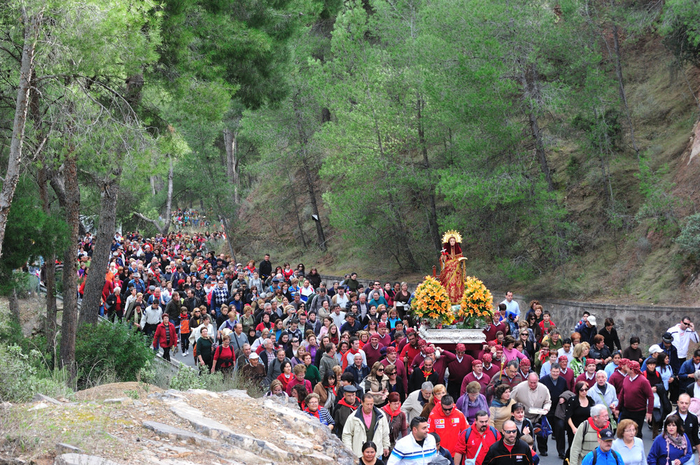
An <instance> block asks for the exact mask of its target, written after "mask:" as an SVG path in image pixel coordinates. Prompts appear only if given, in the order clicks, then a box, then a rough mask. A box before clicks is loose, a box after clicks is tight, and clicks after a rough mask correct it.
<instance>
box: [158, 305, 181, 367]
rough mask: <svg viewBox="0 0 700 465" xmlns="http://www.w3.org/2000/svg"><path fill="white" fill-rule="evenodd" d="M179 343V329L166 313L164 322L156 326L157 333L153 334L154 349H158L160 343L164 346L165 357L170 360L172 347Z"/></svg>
mask: <svg viewBox="0 0 700 465" xmlns="http://www.w3.org/2000/svg"><path fill="white" fill-rule="evenodd" d="M177 343H178V338H177V330H175V325H173V324H172V323H171V322H170V318H169V317H168V314H167V313H166V314H165V315H163V322H162V323H161V324H159V325H158V326H157V327H156V333H155V335H154V336H153V350H158V346H159V345H160V347H162V348H163V359H165V360H167V361H170V349H172V348H173V347H177Z"/></svg>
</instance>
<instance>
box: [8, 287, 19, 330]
mask: <svg viewBox="0 0 700 465" xmlns="http://www.w3.org/2000/svg"><path fill="white" fill-rule="evenodd" d="M9 301H10V302H9V304H10V317H11V318H12V319H13V320H14V321H15V322H16V323H17V324H20V319H19V297H17V289H15V288H14V287H13V288H12V292H11V293H10V296H9Z"/></svg>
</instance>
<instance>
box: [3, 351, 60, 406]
mask: <svg viewBox="0 0 700 465" xmlns="http://www.w3.org/2000/svg"><path fill="white" fill-rule="evenodd" d="M40 358H41V354H40V352H39V351H37V350H32V351H31V352H29V353H28V354H27V353H25V352H23V350H22V348H21V347H19V346H17V345H5V344H4V343H0V360H2V361H3V362H2V363H0V379H2V380H3V382H2V383H0V401H8V402H27V401H29V400H31V399H32V398H33V397H34V395H36V394H45V395H47V396H51V397H59V398H60V397H67V396H70V394H71V393H72V391H71V390H70V389H69V388H68V387H66V382H67V379H68V376H67V373H66V372H65V370H63V371H61V370H55V371H53V372H48V371H46V370H39V369H37V368H36V364H37V363H38V362H37V360H38V359H40ZM32 360H34V361H32Z"/></svg>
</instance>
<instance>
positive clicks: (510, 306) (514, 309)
mask: <svg viewBox="0 0 700 465" xmlns="http://www.w3.org/2000/svg"><path fill="white" fill-rule="evenodd" d="M501 303H502V304H505V305H506V314H508V312H510V313H512V314H514V315H515V316H517V317H519V316H520V305H518V302H516V301H515V299H513V300H511V301H510V302H508V299H506V300H504V301H503V302H501Z"/></svg>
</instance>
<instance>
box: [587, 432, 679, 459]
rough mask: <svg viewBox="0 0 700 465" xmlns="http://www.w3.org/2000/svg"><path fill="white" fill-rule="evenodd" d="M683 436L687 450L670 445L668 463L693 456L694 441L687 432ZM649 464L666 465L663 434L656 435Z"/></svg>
mask: <svg viewBox="0 0 700 465" xmlns="http://www.w3.org/2000/svg"><path fill="white" fill-rule="evenodd" d="M683 436H685V442H686V444H687V447H686V450H685V452H684V451H682V450H680V449H676V448H675V447H674V446H670V447H669V451H670V457H669V460H668V463H673V461H674V460H676V459H679V460H680V461H681V463H685V462H687V461H688V460H690V459H691V458H693V443H692V442H690V439H688V435H687V434H684V435H683ZM581 465H585V464H581ZM596 465H598V464H596ZM647 465H666V439H664V436H663V434H660V435H658V436H656V439H654V442H653V443H652V445H651V449H650V450H649V455H648V456H647Z"/></svg>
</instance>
